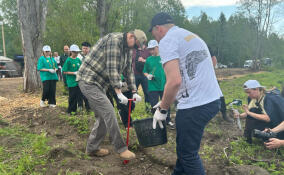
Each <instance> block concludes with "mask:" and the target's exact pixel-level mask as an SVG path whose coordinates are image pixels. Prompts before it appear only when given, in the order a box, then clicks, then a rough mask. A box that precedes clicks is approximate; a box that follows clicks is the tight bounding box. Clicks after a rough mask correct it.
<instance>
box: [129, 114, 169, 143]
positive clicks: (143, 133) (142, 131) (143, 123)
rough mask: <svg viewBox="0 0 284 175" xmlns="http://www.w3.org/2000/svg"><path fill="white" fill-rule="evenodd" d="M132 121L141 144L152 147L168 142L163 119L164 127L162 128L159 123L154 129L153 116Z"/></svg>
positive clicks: (164, 124)
mask: <svg viewBox="0 0 284 175" xmlns="http://www.w3.org/2000/svg"><path fill="white" fill-rule="evenodd" d="M132 123H133V125H134V128H135V132H136V135H137V138H138V141H139V144H140V145H141V146H143V147H151V146H157V145H162V144H165V143H167V141H168V139H167V129H166V122H165V121H163V126H164V128H163V129H161V128H160V126H159V124H158V123H157V127H156V129H153V118H146V119H141V120H135V121H133V122H132Z"/></svg>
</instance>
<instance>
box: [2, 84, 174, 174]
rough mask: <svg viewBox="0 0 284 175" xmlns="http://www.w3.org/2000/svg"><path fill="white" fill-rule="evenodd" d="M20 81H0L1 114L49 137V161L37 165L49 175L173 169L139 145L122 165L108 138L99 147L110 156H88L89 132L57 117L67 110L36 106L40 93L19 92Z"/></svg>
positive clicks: (157, 172)
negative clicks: (152, 158) (81, 130)
mask: <svg viewBox="0 0 284 175" xmlns="http://www.w3.org/2000/svg"><path fill="white" fill-rule="evenodd" d="M21 84H22V79H21V78H13V79H1V80H0V97H1V98H0V114H1V115H2V117H4V119H5V120H8V121H9V123H10V124H11V125H14V124H20V125H23V126H25V127H26V128H28V129H29V130H30V131H31V132H32V133H36V134H40V133H43V132H44V133H46V134H47V136H48V138H50V141H49V143H48V144H49V145H50V146H51V147H52V150H51V151H50V152H49V155H48V157H49V160H50V161H49V162H48V164H47V165H45V166H44V167H37V170H41V169H42V168H45V169H46V172H48V174H51V175H53V174H54V175H55V174H58V173H63V174H65V173H66V172H80V173H81V174H90V175H98V174H103V175H116V174H117V175H118V174H119V175H131V174H132V175H157V174H161V175H163V174H170V172H171V171H172V170H171V169H170V168H169V167H167V166H163V165H160V164H157V163H154V162H152V161H151V160H150V159H149V158H148V157H147V156H146V155H145V154H144V153H143V151H141V150H139V148H138V149H136V150H134V152H135V153H136V156H137V158H136V159H135V160H132V161H130V163H129V164H127V165H122V160H121V159H120V158H119V156H118V154H116V153H115V152H114V151H113V147H112V146H110V145H111V143H109V141H108V140H109V139H108V137H106V140H105V141H104V143H103V145H102V147H105V148H108V149H109V150H110V151H111V154H110V155H109V156H107V157H104V158H97V157H95V158H93V157H92V158H90V157H87V156H86V155H85V154H84V151H85V146H86V140H87V137H88V135H87V134H86V135H82V134H78V132H77V130H76V128H74V127H72V126H70V125H69V124H68V122H67V121H66V120H65V119H62V118H60V117H59V116H60V115H62V114H65V111H66V109H63V108H60V107H57V108H55V109H51V108H39V101H40V94H24V93H22V92H21V91H20V87H21ZM59 103H60V102H59ZM90 125H92V123H90ZM132 132H134V131H132ZM0 145H1V142H0Z"/></svg>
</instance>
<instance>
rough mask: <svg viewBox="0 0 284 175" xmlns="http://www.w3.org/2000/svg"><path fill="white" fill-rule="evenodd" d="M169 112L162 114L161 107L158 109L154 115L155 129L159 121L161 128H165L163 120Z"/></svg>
mask: <svg viewBox="0 0 284 175" xmlns="http://www.w3.org/2000/svg"><path fill="white" fill-rule="evenodd" d="M166 118H167V114H162V113H161V112H160V110H159V109H157V110H156V112H155V114H154V117H153V129H156V125H157V122H158V123H159V126H160V128H161V129H162V128H164V126H163V123H162V121H163V120H166Z"/></svg>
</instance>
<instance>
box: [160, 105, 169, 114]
mask: <svg viewBox="0 0 284 175" xmlns="http://www.w3.org/2000/svg"><path fill="white" fill-rule="evenodd" d="M158 109H159V111H160V113H161V114H167V113H168V110H166V109H162V108H161V107H160V106H159V107H158Z"/></svg>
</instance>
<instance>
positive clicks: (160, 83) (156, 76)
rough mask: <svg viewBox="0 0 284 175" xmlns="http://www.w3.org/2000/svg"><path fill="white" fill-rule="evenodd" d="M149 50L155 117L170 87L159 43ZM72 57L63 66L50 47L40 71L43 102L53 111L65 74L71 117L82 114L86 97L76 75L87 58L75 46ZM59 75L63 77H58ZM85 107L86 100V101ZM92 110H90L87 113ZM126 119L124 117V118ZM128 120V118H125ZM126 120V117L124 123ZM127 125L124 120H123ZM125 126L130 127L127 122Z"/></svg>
mask: <svg viewBox="0 0 284 175" xmlns="http://www.w3.org/2000/svg"><path fill="white" fill-rule="evenodd" d="M85 43H86V42H84V43H82V51H83V53H84V51H85V50H87V48H86V47H88V49H90V46H91V45H90V44H88V45H86V44H85ZM148 50H149V52H150V54H151V56H149V57H148V58H147V59H146V62H145V65H144V69H143V73H144V75H145V77H147V79H148V94H149V102H150V105H151V107H152V111H151V112H152V113H153V114H154V112H155V109H154V108H153V107H154V106H155V105H156V104H157V103H158V102H159V100H160V99H162V96H163V91H164V86H165V83H166V76H165V72H164V69H163V66H162V63H161V58H160V56H159V48H158V42H157V41H156V40H150V41H149V43H148ZM69 52H70V54H69V57H68V58H67V59H66V60H65V61H64V62H62V63H59V58H58V55H54V57H52V56H51V48H50V46H48V45H46V46H44V47H43V55H42V56H41V57H40V58H39V60H38V67H37V69H38V71H40V77H41V81H42V83H43V93H42V99H41V101H40V106H41V107H46V106H47V105H46V104H45V101H46V100H48V105H49V106H50V107H55V106H56V99H55V93H56V82H57V81H58V78H60V74H61V73H62V74H63V77H64V79H66V80H65V81H66V85H67V87H68V90H69V99H68V110H67V112H68V113H70V114H71V113H72V112H76V111H77V108H78V110H82V106H83V99H84V96H83V94H82V93H81V91H80V88H79V86H78V82H77V81H76V74H77V71H78V70H79V68H80V66H81V64H82V59H84V54H80V52H81V50H80V49H79V47H78V46H77V45H75V44H73V45H71V46H70V50H69ZM58 72H59V73H58ZM129 98H130V97H129ZM84 101H85V103H88V102H86V100H84ZM133 108H134V106H133ZM87 110H89V108H88V109H87ZM126 111H127V112H125V114H126V115H125V116H128V110H127V109H126ZM121 116H122V115H121ZM123 116H124V115H123ZM124 118H126V117H122V119H124ZM123 121H124V120H123ZM169 121H170V112H169V113H168V117H167V123H169ZM123 123H125V124H127V120H125V121H124V122H123Z"/></svg>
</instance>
